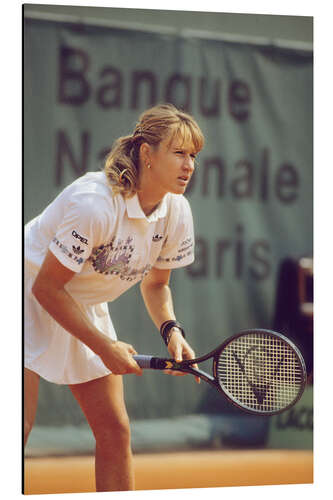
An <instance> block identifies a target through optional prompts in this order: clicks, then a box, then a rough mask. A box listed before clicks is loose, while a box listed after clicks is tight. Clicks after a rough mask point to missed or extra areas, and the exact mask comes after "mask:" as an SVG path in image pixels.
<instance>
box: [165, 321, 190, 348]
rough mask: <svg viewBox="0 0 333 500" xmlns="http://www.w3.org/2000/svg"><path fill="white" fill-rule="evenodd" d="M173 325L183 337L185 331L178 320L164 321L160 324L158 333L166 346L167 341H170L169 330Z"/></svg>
mask: <svg viewBox="0 0 333 500" xmlns="http://www.w3.org/2000/svg"><path fill="white" fill-rule="evenodd" d="M174 327H177V328H179V330H180V332H181V334H182V336H183V337H184V338H185V332H184V330H183V328H182V326H181V324H180V323H178V321H174V320H169V321H164V323H162V325H161V327H160V334H161V336H162V338H163V340H164V343H165V345H166V346H168V345H169V342H170V338H171V333H170V330H171V329H172V328H174Z"/></svg>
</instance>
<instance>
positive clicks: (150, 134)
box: [24, 104, 204, 491]
mask: <svg viewBox="0 0 333 500" xmlns="http://www.w3.org/2000/svg"><path fill="white" fill-rule="evenodd" d="M203 144H204V138H203V134H202V132H201V130H200V128H199V126H198V125H197V123H196V122H195V120H194V119H193V118H192V117H191V116H190V115H188V114H187V113H184V112H182V111H180V110H178V109H177V108H175V107H174V106H172V105H170V104H161V105H158V106H155V107H153V108H151V109H149V110H147V111H146V112H144V113H143V114H142V115H141V116H140V118H139V121H138V123H137V124H136V126H135V129H134V132H133V134H131V135H129V136H126V137H120V138H119V139H118V140H117V141H116V142H115V144H114V145H113V148H112V150H111V151H110V153H109V155H108V156H107V158H106V161H105V166H104V169H103V171H101V172H89V173H87V174H85V175H84V176H82V177H80V178H78V179H76V180H75V181H74V182H73V183H72V184H70V185H69V186H67V187H66V188H65V189H64V190H63V191H62V192H61V193H60V194H59V195H58V197H57V198H56V199H55V200H54V201H53V202H52V203H51V204H50V205H48V206H47V207H46V209H45V210H44V211H43V212H42V213H41V214H40V215H39V216H37V217H36V218H34V219H33V220H32V221H30V222H29V223H28V224H27V225H26V227H25V316H26V317H25V346H24V353H25V369H24V402H25V408H24V412H25V414H24V416H25V424H24V425H25V443H26V441H27V439H28V436H29V433H30V431H31V428H32V426H33V422H34V419H35V414H36V409H37V400H38V385H39V378H40V377H43V378H44V379H46V380H48V381H49V382H53V383H56V384H68V386H69V387H70V389H71V391H72V393H73V395H74V396H75V398H76V399H77V401H78V403H79V405H80V406H81V408H82V410H83V413H84V415H85V416H86V418H87V421H88V423H89V425H90V427H91V429H92V432H93V434H94V437H95V440H96V455H95V472H96V489H97V491H120V490H132V489H134V475H133V465H132V453H131V445H130V426H129V419H128V415H127V411H126V408H125V403H124V396H123V384H122V377H121V376H122V375H123V374H129V373H134V374H136V375H141V374H142V370H141V368H140V367H139V366H138V365H137V363H136V362H135V361H134V359H133V354H137V352H136V350H135V348H134V347H133V346H131V345H129V344H127V343H125V342H122V341H120V340H117V335H116V332H115V330H114V327H113V325H112V321H111V318H110V316H109V312H108V306H107V302H108V301H113V300H115V299H116V298H117V297H119V296H120V295H121V294H123V293H124V292H126V290H128V289H129V288H130V287H131V286H133V285H135V284H136V283H138V282H140V281H141V293H142V296H143V300H144V303H145V306H146V308H147V310H148V313H149V314H150V317H151V318H152V321H153V322H154V323H155V325H156V327H157V329H158V330H160V332H161V335H162V337H163V339H164V342H165V343H166V345H167V347H168V351H169V353H170V355H171V356H172V357H174V358H175V359H177V360H179V361H181V360H182V359H192V358H193V357H195V354H194V351H193V350H192V348H191V347H190V345H189V344H188V343H187V341H186V340H185V334H184V331H183V329H182V327H181V325H180V324H179V323H178V322H177V321H176V317H175V312H174V309H173V302H172V294H171V290H170V287H169V280H170V273H171V269H174V268H179V267H182V266H186V265H188V264H191V263H192V262H193V260H194V235H193V221H192V214H191V209H190V206H189V203H188V201H187V200H186V198H185V197H184V196H183V193H184V192H185V190H186V186H187V185H188V183H189V181H190V178H191V176H192V173H193V171H194V164H195V157H196V155H197V153H198V152H199V151H200V150H201V149H202V147H203Z"/></svg>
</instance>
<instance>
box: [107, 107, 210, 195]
mask: <svg viewBox="0 0 333 500" xmlns="http://www.w3.org/2000/svg"><path fill="white" fill-rule="evenodd" d="M177 134H180V135H181V137H182V139H183V143H188V142H191V143H192V144H193V146H194V149H195V152H196V153H198V152H199V151H200V150H201V149H202V148H203V145H204V136H203V134H202V132H201V130H200V128H199V126H198V124H197V123H196V121H195V120H194V119H193V118H192V116H190V115H189V114H187V113H184V112H183V111H180V110H178V109H177V108H176V107H175V106H173V105H172V104H160V105H157V106H154V107H153V108H150V109H148V110H147V111H145V112H144V113H142V115H141V116H140V117H139V121H138V122H137V124H136V126H135V129H134V132H133V134H132V135H127V136H124V137H119V139H117V140H116V141H115V143H114V144H113V146H112V149H111V151H110V153H109V154H108V155H107V157H106V160H105V165H104V172H105V174H106V176H107V178H108V181H109V183H110V185H111V187H112V191H113V193H114V194H118V193H121V194H122V195H123V196H124V197H125V198H129V197H131V196H133V195H134V194H135V193H136V192H137V191H138V189H139V186H138V180H139V160H140V158H139V152H140V146H141V144H143V143H148V144H149V145H151V146H153V147H155V148H157V147H158V145H159V143H160V142H161V141H162V140H163V139H165V137H168V136H170V143H171V142H172V140H173V139H174V137H175V136H176V135H177Z"/></svg>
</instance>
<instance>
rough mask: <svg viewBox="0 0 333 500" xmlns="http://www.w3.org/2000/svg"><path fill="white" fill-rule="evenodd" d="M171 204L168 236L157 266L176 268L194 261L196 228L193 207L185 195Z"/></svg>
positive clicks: (160, 267)
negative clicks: (194, 226)
mask: <svg viewBox="0 0 333 500" xmlns="http://www.w3.org/2000/svg"><path fill="white" fill-rule="evenodd" d="M176 200H177V201H176V202H175V200H173V201H174V203H172V204H171V207H170V211H171V212H170V214H169V218H170V221H169V224H168V230H167V238H166V240H165V243H164V245H163V247H162V250H161V252H160V255H159V257H158V258H157V261H156V263H155V264H154V266H155V267H157V268H159V269H174V268H177V267H184V266H188V265H189V264H192V262H193V261H194V230H193V217H192V211H191V207H190V205H189V203H188V201H187V200H186V198H184V197H183V196H179V195H178V196H177V199H176Z"/></svg>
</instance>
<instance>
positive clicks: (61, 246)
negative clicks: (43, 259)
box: [52, 237, 83, 265]
mask: <svg viewBox="0 0 333 500" xmlns="http://www.w3.org/2000/svg"><path fill="white" fill-rule="evenodd" d="M52 241H53V243H55V244H56V245H57V246H58V247H59V248H60V250H61V251H62V252H63V253H64V254H65V255H67V257H69V258H70V259H72V260H74V261H75V262H76V263H77V264H79V265H80V264H82V262H83V259H82V257H78V256H77V255H74V254H73V253H72V252H71V251H70V250H68V248H67V247H66V246H65V245H64V244H63V243H60V241H59V240H58V239H57V238H56V237H54V238H53V240H52ZM78 248H79V247H78ZM76 250H77V249H76ZM74 251H75V250H74Z"/></svg>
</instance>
